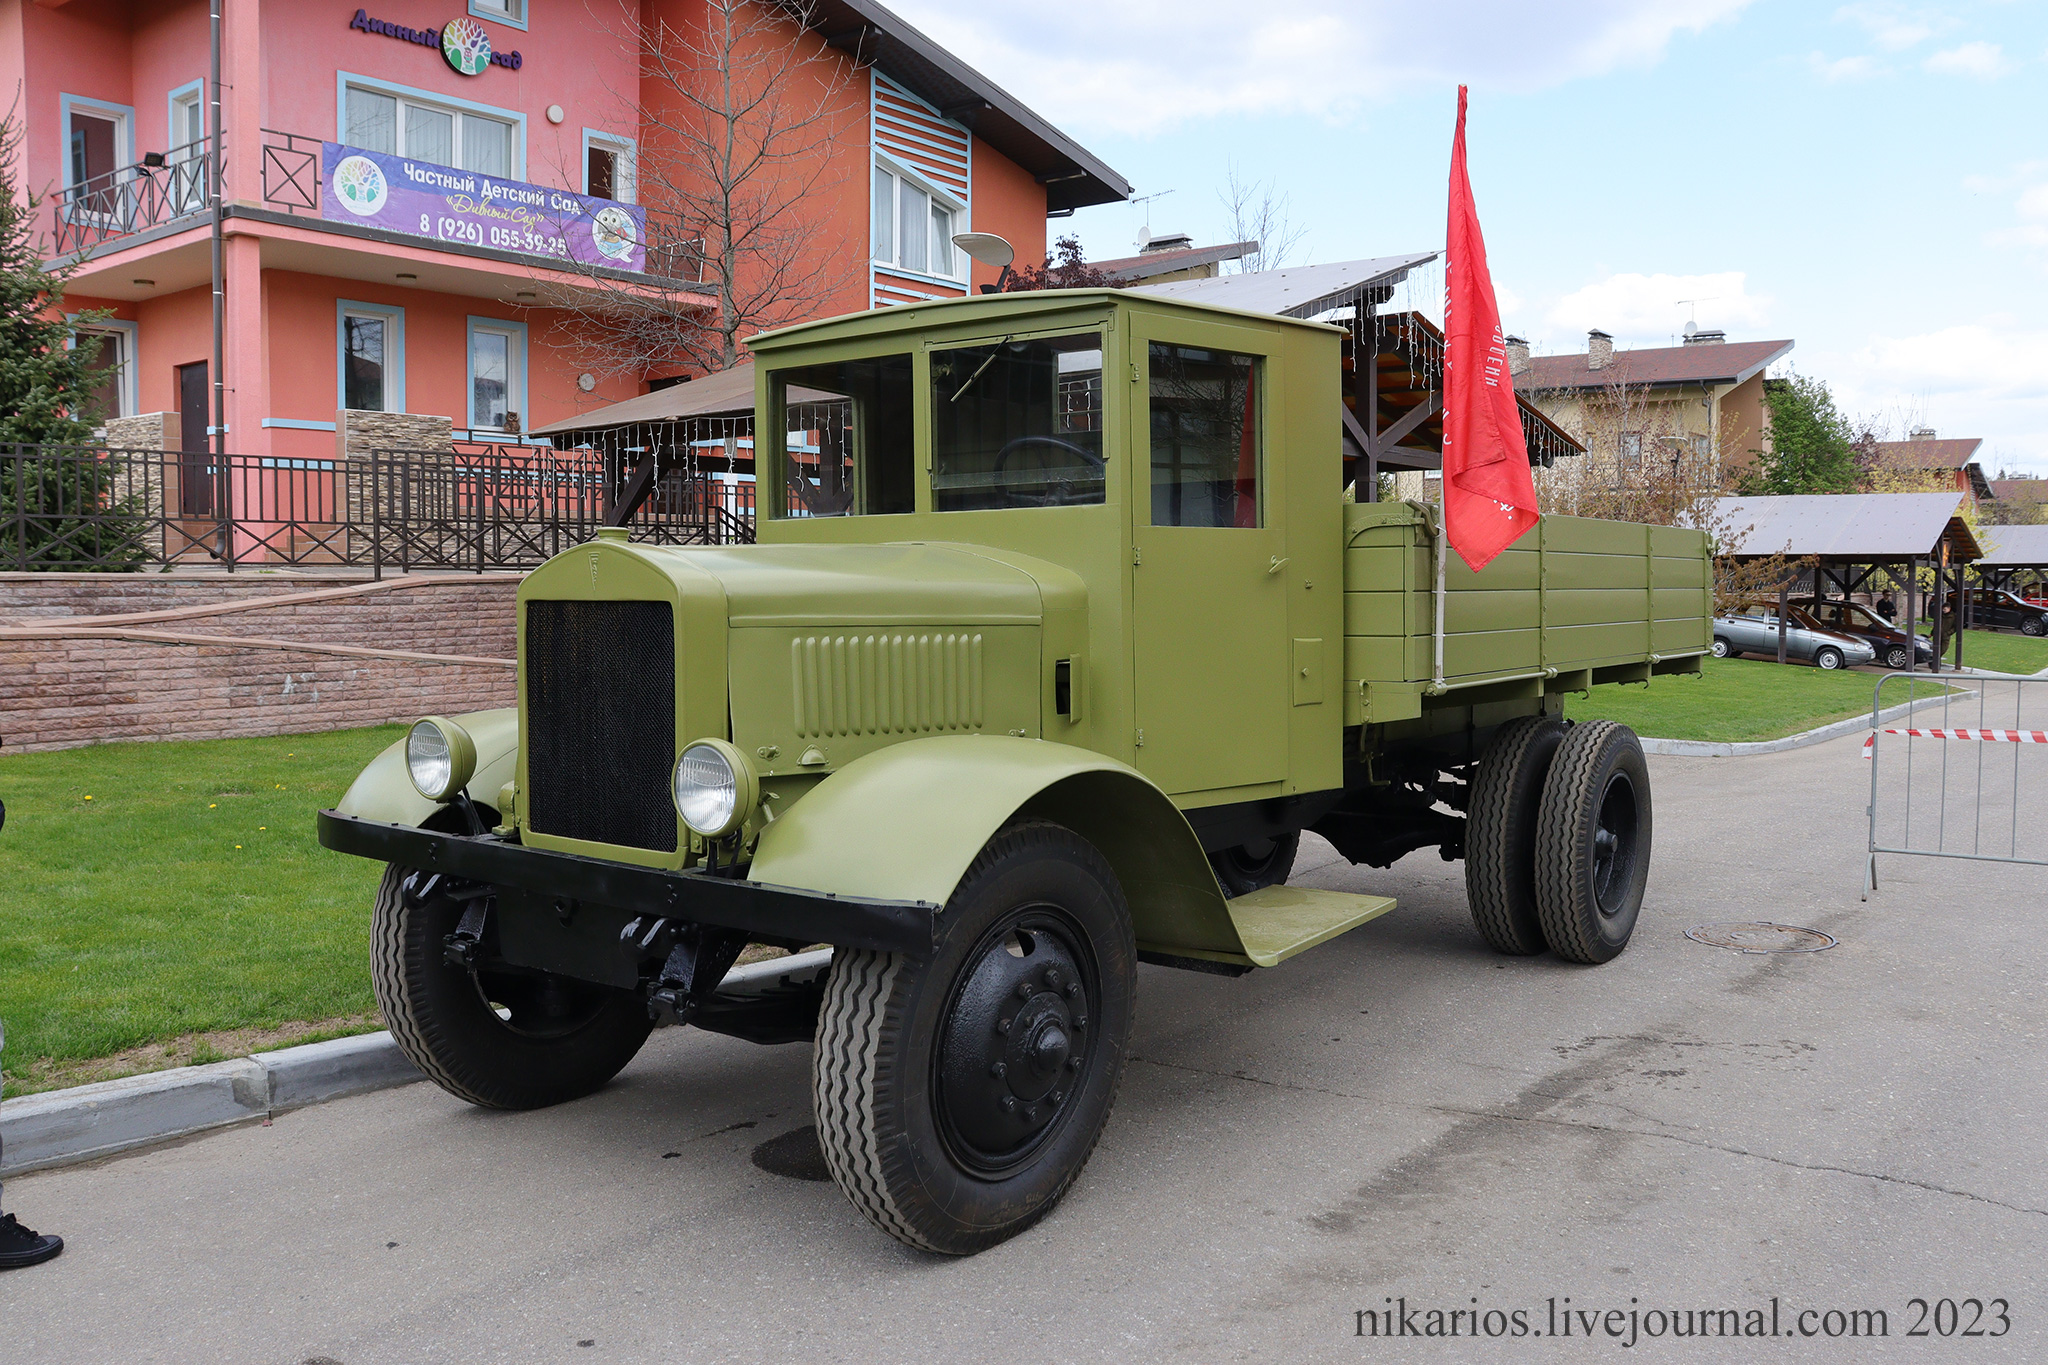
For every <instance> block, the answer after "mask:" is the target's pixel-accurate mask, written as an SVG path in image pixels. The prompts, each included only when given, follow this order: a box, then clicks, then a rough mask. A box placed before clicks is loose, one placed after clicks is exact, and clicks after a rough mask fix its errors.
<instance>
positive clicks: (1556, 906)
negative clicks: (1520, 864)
mask: <svg viewBox="0 0 2048 1365" xmlns="http://www.w3.org/2000/svg"><path fill="white" fill-rule="evenodd" d="M1649 876H1650V769H1649V765H1648V764H1647V763H1645V762H1644V761H1643V746H1642V743H1641V742H1640V741H1639V740H1637V739H1636V734H1635V731H1633V730H1631V729H1629V728H1628V727H1627V726H1626V725H1618V724H1616V723H1615V722H1613V721H1611V720H1594V721H1587V722H1586V723H1585V724H1583V725H1576V726H1573V727H1572V729H1571V730H1570V731H1568V732H1567V733H1566V734H1565V737H1564V742H1563V743H1562V744H1560V745H1558V748H1557V757H1556V758H1554V759H1552V760H1551V763H1550V773H1549V775H1548V776H1547V777H1546V778H1545V779H1544V782H1543V814H1542V818H1541V828H1540V829H1539V830H1538V831H1537V835H1536V910H1537V914H1538V916H1539V917H1540V918H1541V919H1542V922H1543V937H1544V938H1545V939H1547V940H1549V943H1550V947H1551V949H1552V951H1554V952H1555V953H1556V954H1557V955H1558V956H1559V957H1562V958H1565V959H1567V960H1568V961H1571V962H1587V963H1597V962H1606V961H1609V960H1610V959H1612V958H1614V957H1616V956H1618V955H1619V954H1620V953H1621V950H1622V949H1624V948H1626V947H1628V940H1629V936H1630V935H1631V934H1633V933H1634V932H1635V928H1636V917H1637V915H1638V914H1640V913H1641V911H1642V908H1643V887H1644V885H1645V884H1646V883H1647V882H1648V880H1649Z"/></svg>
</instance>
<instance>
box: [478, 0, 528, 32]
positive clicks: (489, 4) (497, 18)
mask: <svg viewBox="0 0 2048 1365" xmlns="http://www.w3.org/2000/svg"><path fill="white" fill-rule="evenodd" d="M526 5H527V0H469V14H470V17H471V18H473V19H488V20H490V21H491V22H492V23H494V24H506V25H509V26H511V27H512V28H516V29H520V30H524V29H525V28H526Z"/></svg>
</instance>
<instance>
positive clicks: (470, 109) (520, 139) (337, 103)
mask: <svg viewBox="0 0 2048 1365" xmlns="http://www.w3.org/2000/svg"><path fill="white" fill-rule="evenodd" d="M334 79H335V96H334V136H335V139H336V141H341V142H344V143H345V142H346V139H347V137H348V92H349V91H350V90H351V89H354V90H364V91H368V92H370V93H372V94H377V95H390V96H392V97H394V98H395V99H397V100H398V101H399V102H400V103H401V104H417V105H419V106H421V107H422V108H426V109H433V110H435V111H437V112H439V113H443V114H476V115H478V116H480V117H483V118H490V119H495V120H497V121H498V122H500V123H507V124H510V125H511V126H512V169H511V170H510V171H509V172H507V173H506V175H505V176H504V178H505V179H507V180H521V181H523V180H525V179H526V115H524V114H522V113H520V112H519V111H518V110H516V109H503V108H500V107H499V106H497V105H495V104H479V103H477V102H476V101H475V100H466V99H462V98H460V97H458V96H455V95H443V94H441V93H439V92H438V91H434V90H419V89H416V88H414V87H412V86H409V85H399V84H396V83H395V82H392V81H386V80H379V79H378V78H377V77H375V76H359V75H357V74H356V73H355V72H352V71H337V72H336V73H335V77H334ZM455 128H456V133H455V136H456V140H457V143H458V146H459V144H460V140H461V137H462V121H461V120H460V119H457V120H456V123H455ZM404 138H405V115H404V113H403V111H402V110H401V112H400V113H399V116H398V140H399V141H400V142H401V143H403V141H404ZM394 155H398V156H405V155H407V153H405V152H398V153H394ZM414 159H415V160H418V159H419V158H414ZM457 160H458V161H459V160H460V155H459V153H458V156H457ZM436 164H438V163H436ZM458 169H461V168H460V167H458ZM477 174H479V175H484V174H488V172H484V171H479V172H477Z"/></svg>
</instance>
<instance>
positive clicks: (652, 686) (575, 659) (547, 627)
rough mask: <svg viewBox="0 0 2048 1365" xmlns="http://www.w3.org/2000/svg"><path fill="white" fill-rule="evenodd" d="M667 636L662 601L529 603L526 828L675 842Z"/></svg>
mask: <svg viewBox="0 0 2048 1365" xmlns="http://www.w3.org/2000/svg"><path fill="white" fill-rule="evenodd" d="M675 641H676V626H675V614H674V611H673V610H672V609H671V607H670V606H669V604H668V603H666V602H537V601H530V602H528V603H527V604H526V660H525V662H526V774H527V781H528V783H529V784H530V785H531V787H532V790H531V792H530V793H529V794H528V807H527V809H528V810H529V812H530V813H531V814H530V819H531V821H532V825H533V828H534V829H536V830H538V831H539V832H540V833H542V834H553V835H557V836H559V837H561V838H565V839H587V840H590V841H592V842H594V843H600V844H620V845H623V846H625V847H627V848H647V849H658V850H660V851H661V852H663V853H673V852H675V849H676V812H675V807H674V805H673V804H671V802H670V799H669V779H670V774H671V770H672V769H673V768H674V767H675V761H676V649H675Z"/></svg>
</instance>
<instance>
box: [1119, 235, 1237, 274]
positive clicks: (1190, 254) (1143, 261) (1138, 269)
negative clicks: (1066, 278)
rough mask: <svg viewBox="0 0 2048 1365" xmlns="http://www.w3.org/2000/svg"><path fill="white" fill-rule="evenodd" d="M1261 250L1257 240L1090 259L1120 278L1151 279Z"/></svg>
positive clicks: (1232, 259)
mask: <svg viewBox="0 0 2048 1365" xmlns="http://www.w3.org/2000/svg"><path fill="white" fill-rule="evenodd" d="M1258 249H1259V244H1258V243H1257V242H1225V243H1223V244H1222V245H1220V246H1191V247H1183V248H1181V249H1179V250H1177V251H1147V252H1145V253H1144V254H1143V255H1139V256H1120V257H1118V258H1117V259H1116V260H1113V261H1090V262H1088V264H1089V265H1090V266H1091V267H1093V268H1094V269H1096V270H1100V271H1101V272H1102V273H1103V274H1105V275H1113V276H1115V277H1116V278H1118V279H1124V280H1149V279H1151V278H1152V277H1153V276H1154V275H1166V274H1171V273H1172V272H1173V271H1176V270H1192V269H1194V268H1195V267H1196V266H1202V265H1215V264H1217V263H1219V262H1222V261H1235V260H1240V259H1242V258H1243V257H1245V256H1248V255H1250V254H1251V253H1252V252H1254V251H1257V250H1258Z"/></svg>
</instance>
